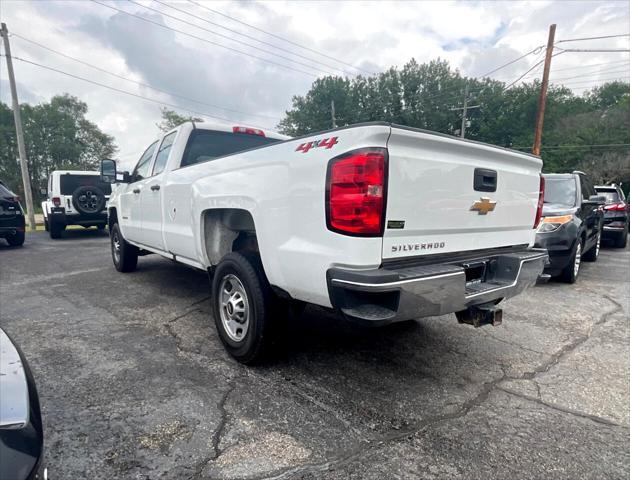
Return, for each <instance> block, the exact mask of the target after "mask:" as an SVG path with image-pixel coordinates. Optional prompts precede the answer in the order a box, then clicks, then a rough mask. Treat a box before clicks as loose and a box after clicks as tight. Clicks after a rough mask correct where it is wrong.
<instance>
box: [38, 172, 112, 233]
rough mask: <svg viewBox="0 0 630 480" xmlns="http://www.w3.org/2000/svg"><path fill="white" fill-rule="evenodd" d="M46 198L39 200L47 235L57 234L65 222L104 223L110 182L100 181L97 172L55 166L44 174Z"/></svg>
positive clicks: (100, 225) (95, 224)
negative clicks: (46, 184) (60, 168)
mask: <svg viewBox="0 0 630 480" xmlns="http://www.w3.org/2000/svg"><path fill="white" fill-rule="evenodd" d="M42 193H44V194H46V196H47V199H46V201H44V202H42V212H43V213H44V227H45V228H46V231H47V232H49V233H50V238H61V234H62V232H63V231H64V230H65V229H66V226H67V225H81V226H82V227H85V228H88V227H97V228H99V229H104V228H105V226H106V225H107V200H108V198H109V196H110V195H111V193H112V189H111V185H110V184H109V183H105V182H102V181H101V178H100V172H83V171H76V170H56V171H54V172H52V173H51V174H50V176H49V177H48V188H47V189H46V190H45V191H43V192H42Z"/></svg>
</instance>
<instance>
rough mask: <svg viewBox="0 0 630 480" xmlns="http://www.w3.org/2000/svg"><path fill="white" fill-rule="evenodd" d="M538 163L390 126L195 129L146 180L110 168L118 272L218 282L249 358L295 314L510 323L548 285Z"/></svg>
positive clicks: (161, 149)
mask: <svg viewBox="0 0 630 480" xmlns="http://www.w3.org/2000/svg"><path fill="white" fill-rule="evenodd" d="M541 166H542V162H541V160H540V158H538V157H535V156H532V155H529V154H525V153H521V152H516V151H512V150H507V149H504V148H499V147H494V146H491V145H486V144H482V143H478V142H471V141H466V140H461V139H459V138H454V137H450V136H445V135H440V134H436V133H432V132H427V131H422V130H418V129H414V128H407V127H402V126H397V125H391V124H387V123H369V124H359V125H353V126H350V127H344V128H339V129H336V130H331V131H327V132H322V133H319V134H315V135H309V136H307V137H302V138H295V139H292V138H288V137H286V136H282V135H279V134H274V133H266V132H263V131H261V130H258V129H251V128H245V127H223V126H218V125H210V124H207V123H199V124H195V123H192V122H188V123H184V124H182V125H180V126H179V127H178V128H176V129H174V130H172V131H170V132H168V133H166V134H165V135H164V136H163V137H162V138H160V139H159V140H158V141H156V142H155V143H153V144H151V146H149V147H148V148H147V150H146V151H145V153H144V154H143V155H142V157H141V158H140V160H139V161H138V164H137V165H136V167H135V168H134V170H133V172H131V173H128V172H119V171H118V172H117V171H116V163H115V162H114V161H113V160H104V161H103V162H102V165H101V176H102V179H103V180H104V181H106V182H110V183H117V185H116V187H115V188H114V189H113V191H112V195H111V197H110V199H109V204H108V213H109V227H110V237H111V250H112V257H113V261H114V265H115V266H116V268H117V269H118V270H119V271H121V272H129V271H132V270H134V269H135V268H136V265H137V261H138V255H139V254H140V255H142V254H146V253H157V254H159V255H162V256H164V257H166V258H169V259H172V260H175V261H178V262H182V263H184V264H187V265H190V266H192V267H195V268H198V269H202V270H204V271H207V272H208V273H209V275H210V278H211V284H212V304H213V311H214V319H215V323H216V327H217V330H218V332H219V335H220V338H221V340H222V341H223V343H224V345H225V347H226V349H227V350H228V351H229V352H230V354H232V356H233V357H235V358H236V359H237V360H239V361H241V362H244V363H249V362H253V361H255V360H257V359H259V358H260V357H261V356H262V355H263V354H264V353H265V352H267V351H269V349H270V346H271V345H273V344H274V338H276V336H277V335H278V333H279V327H280V325H281V324H282V323H283V320H284V319H285V318H286V315H285V313H286V312H287V311H288V307H289V306H296V305H297V306H300V305H305V304H307V303H308V304H315V305H319V306H322V307H329V308H334V309H335V310H337V311H338V312H340V313H341V314H342V315H343V316H344V317H346V318H347V319H351V320H354V321H358V322H362V323H364V324H370V325H383V324H386V323H390V322H393V321H400V320H409V319H413V318H419V317H426V316H432V315H443V314H446V313H452V312H456V313H457V318H458V320H459V321H460V322H463V323H470V324H473V325H475V326H479V325H483V324H488V323H492V324H498V323H500V322H501V317H502V312H501V310H500V309H499V308H498V307H497V304H498V303H499V302H500V301H501V300H503V299H506V298H508V297H512V296H514V295H516V294H518V293H520V292H521V291H522V290H523V289H524V288H526V287H528V286H530V285H532V284H534V283H535V282H536V279H537V277H538V276H539V274H541V272H542V270H543V267H544V264H545V262H546V260H547V253H546V251H545V250H537V249H533V248H532V245H533V243H534V239H535V234H536V227H537V224H538V222H539V219H540V215H541V210H542V202H543V190H544V182H543V181H542V180H541V176H540V170H541Z"/></svg>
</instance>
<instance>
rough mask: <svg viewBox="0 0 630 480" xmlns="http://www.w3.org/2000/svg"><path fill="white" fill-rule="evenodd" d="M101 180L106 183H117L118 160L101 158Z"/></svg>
mask: <svg viewBox="0 0 630 480" xmlns="http://www.w3.org/2000/svg"><path fill="white" fill-rule="evenodd" d="M101 181H102V182H105V183H116V161H115V160H110V159H109V158H108V159H105V160H101Z"/></svg>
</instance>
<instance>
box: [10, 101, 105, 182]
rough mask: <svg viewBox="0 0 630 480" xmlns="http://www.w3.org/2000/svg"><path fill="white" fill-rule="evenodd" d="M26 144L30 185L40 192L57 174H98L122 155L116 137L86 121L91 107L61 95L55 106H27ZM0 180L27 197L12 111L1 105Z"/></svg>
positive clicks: (24, 115) (24, 110)
mask: <svg viewBox="0 0 630 480" xmlns="http://www.w3.org/2000/svg"><path fill="white" fill-rule="evenodd" d="M20 109H21V112H22V124H23V129H24V143H25V146H26V155H27V158H28V167H29V174H30V176H31V187H32V189H33V192H34V193H35V194H37V192H38V191H39V189H40V188H41V187H45V186H46V182H47V179H48V175H49V174H50V172H52V171H54V170H67V169H74V170H95V169H97V168H98V165H99V162H100V161H101V160H102V159H103V158H108V157H113V156H114V154H115V153H116V151H117V147H116V145H115V143H114V139H113V137H111V136H110V135H107V134H105V133H103V132H102V131H101V130H100V129H99V128H98V126H97V125H96V124H94V123H92V122H90V121H89V120H87V119H86V118H85V115H86V114H87V111H88V107H87V104H85V103H84V102H81V101H80V100H79V99H77V98H76V97H72V96H70V95H67V94H65V95H57V96H54V97H52V98H51V100H50V103H41V104H38V105H34V106H32V105H28V104H22V105H21V106H20ZM0 178H2V179H3V180H4V181H6V182H7V183H8V184H9V185H10V186H11V188H13V189H14V190H16V191H18V192H19V193H20V194H22V193H23V192H22V180H21V173H20V165H19V161H18V154H17V144H16V139H15V126H14V124H13V111H12V110H11V109H10V108H9V107H8V106H7V105H5V104H2V103H0Z"/></svg>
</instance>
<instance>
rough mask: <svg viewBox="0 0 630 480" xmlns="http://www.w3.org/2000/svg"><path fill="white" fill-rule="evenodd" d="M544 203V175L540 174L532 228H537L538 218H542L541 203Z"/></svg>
mask: <svg viewBox="0 0 630 480" xmlns="http://www.w3.org/2000/svg"><path fill="white" fill-rule="evenodd" d="M544 203H545V177H543V176H542V175H541V176H540V188H539V189H538V205H537V207H536V219H535V220H534V228H538V225H539V224H540V219H541V218H542V211H543V204H544Z"/></svg>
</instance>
